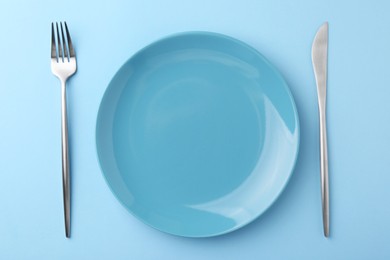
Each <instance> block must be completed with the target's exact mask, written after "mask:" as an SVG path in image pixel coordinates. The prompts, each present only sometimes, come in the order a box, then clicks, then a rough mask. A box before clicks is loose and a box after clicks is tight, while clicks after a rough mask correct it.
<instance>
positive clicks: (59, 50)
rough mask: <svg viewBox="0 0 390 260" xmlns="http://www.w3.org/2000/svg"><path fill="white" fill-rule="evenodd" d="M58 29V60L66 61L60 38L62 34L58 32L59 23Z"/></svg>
mask: <svg viewBox="0 0 390 260" xmlns="http://www.w3.org/2000/svg"><path fill="white" fill-rule="evenodd" d="M56 27H57V44H58V60H60V59H61V60H62V61H64V56H62V46H61V38H60V33H59V30H58V23H56Z"/></svg>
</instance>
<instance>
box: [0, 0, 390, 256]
mask: <svg viewBox="0 0 390 260" xmlns="http://www.w3.org/2000/svg"><path fill="white" fill-rule="evenodd" d="M389 12H390V2H388V1H385V0H381V1H371V2H369V1H349V0H348V1H337V0H328V1H310V0H299V1H282V0H277V1H255V0H253V1H250V0H242V1H229V0H228V1H222V0H215V1H204V0H200V1H199V0H198V1H194V0H190V1H179V0H166V1H152V0H144V1H135V0H131V1H124V0H123V1H119V0H112V1H95V2H93V3H92V2H88V1H84V2H81V1H76V0H68V1H66V4H65V2H61V1H57V2H54V1H48V0H47V1H27V0H24V1H7V3H3V4H2V7H1V8H0V33H1V40H0V50H1V53H0V79H1V81H0V82H1V84H0V167H1V168H0V208H1V213H0V258H1V259H369V258H370V259H389V258H390V247H389V246H388V243H389V235H388V234H389V232H390V221H389V220H390V207H389V205H388V198H389V196H390V189H389V183H390V172H389V169H390V159H389V156H390V151H389V147H390V137H389V133H390V119H389V111H390V102H389V96H390V77H389V71H390V66H389V63H388V61H389V60H390V50H389V47H390V33H389V24H390V16H389ZM60 20H66V21H67V23H68V25H69V27H70V31H71V35H72V38H73V41H74V44H75V46H76V52H77V55H78V56H77V59H78V72H77V74H76V75H75V76H74V77H73V78H72V79H71V80H70V82H69V88H68V102H69V103H68V106H69V135H70V142H71V160H72V178H73V180H72V196H73V199H72V203H73V204H72V210H73V212H72V238H71V239H66V238H65V236H64V223H63V208H62V186H61V185H62V183H61V182H62V180H61V157H60V156H61V149H60V148H61V147H60V146H61V143H60V131H61V128H60V85H59V82H58V80H57V79H56V78H55V77H54V76H53V75H52V73H51V71H50V60H49V48H50V23H51V22H52V21H60ZM324 21H329V30H330V31H329V41H330V42H329V70H328V73H329V78H328V108H327V112H328V114H327V116H328V138H329V140H328V141H329V143H328V144H329V163H330V164H329V174H330V192H331V207H330V208H331V237H330V238H328V239H325V238H324V237H323V233H322V219H321V204H320V202H321V199H320V174H319V128H318V109H317V93H316V87H315V81H314V75H313V70H312V64H311V44H312V40H313V37H314V35H315V32H316V30H317V29H318V27H319V26H320V25H321V24H322V23H323V22H324ZM194 30H195V31H199V30H201V31H213V32H218V33H223V34H226V35H229V36H232V37H235V38H237V39H239V40H241V41H244V42H246V43H248V44H249V45H251V46H253V47H254V48H256V49H257V50H258V51H260V52H261V53H262V54H263V55H264V56H265V57H267V58H268V59H269V60H270V61H271V62H272V63H273V64H274V65H275V66H276V67H277V68H278V69H279V70H280V71H281V73H282V74H283V76H284V77H285V79H286V81H287V82H288V84H289V86H290V88H291V91H292V93H293V95H294V98H295V100H296V104H297V108H298V112H299V116H300V124H301V146H300V154H299V158H298V161H297V165H296V168H295V171H294V174H293V176H292V178H291V180H290V182H289V184H288V186H287V187H286V189H285V191H284V192H283V194H282V195H281V196H280V197H279V199H278V200H277V201H276V203H275V204H274V205H273V206H272V207H271V208H270V209H269V210H268V211H267V212H266V213H265V214H264V215H262V216H261V217H260V218H258V219H257V220H255V221H254V222H253V223H251V224H249V225H248V226H246V227H244V228H242V229H240V230H237V231H235V232H232V233H230V234H227V235H223V236H219V237H214V238H206V239H204V238H203V239H190V238H182V237H176V236H172V235H168V234H164V233H162V232H159V231H157V230H154V229H152V228H150V227H148V226H146V225H144V224H142V223H141V222H140V221H139V220H137V219H135V218H134V217H133V216H132V215H130V214H129V213H128V212H127V210H126V209H125V208H123V207H122V206H121V205H120V203H119V202H118V201H117V200H116V199H115V197H114V196H113V194H112V193H111V191H110V190H109V188H108V186H107V185H106V183H105V181H104V178H103V176H102V173H101V171H100V168H99V165H98V160H97V155H96V150H95V124H96V115H97V110H98V107H99V103H100V100H101V98H102V95H103V93H104V91H105V89H106V87H107V85H108V83H109V82H110V79H111V78H112V76H113V75H114V73H115V72H116V71H117V70H118V68H119V67H120V66H121V65H122V64H123V63H124V62H125V61H126V60H127V59H128V58H129V57H131V55H132V54H134V53H135V52H136V51H138V50H139V49H141V48H142V47H143V46H145V45H147V44H149V43H151V42H153V41H155V40H157V39H159V38H161V37H164V36H167V35H170V34H173V33H177V32H183V31H194Z"/></svg>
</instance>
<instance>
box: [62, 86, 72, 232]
mask: <svg viewBox="0 0 390 260" xmlns="http://www.w3.org/2000/svg"><path fill="white" fill-rule="evenodd" d="M66 107H67V105H66V81H64V80H62V81H61V144H62V145H61V146H62V190H63V200H64V218H65V235H66V237H67V238H69V237H70V171H69V149H68V116H67V109H66Z"/></svg>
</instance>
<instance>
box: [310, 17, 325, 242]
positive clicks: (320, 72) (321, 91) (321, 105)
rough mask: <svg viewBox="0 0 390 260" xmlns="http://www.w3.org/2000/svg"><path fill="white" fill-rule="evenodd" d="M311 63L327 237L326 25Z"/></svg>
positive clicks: (313, 51)
mask: <svg viewBox="0 0 390 260" xmlns="http://www.w3.org/2000/svg"><path fill="white" fill-rule="evenodd" d="M311 56H312V62H313V69H314V75H315V78H316V84H317V94H318V110H319V114H320V155H321V198H322V221H323V226H324V235H325V237H328V236H329V182H328V147H327V137H326V84H327V72H328V23H327V22H326V23H324V24H323V25H322V26H321V27H320V28H319V29H318V31H317V34H316V36H315V38H314V41H313V46H312V53H311Z"/></svg>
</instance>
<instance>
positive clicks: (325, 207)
mask: <svg viewBox="0 0 390 260" xmlns="http://www.w3.org/2000/svg"><path fill="white" fill-rule="evenodd" d="M320 156H321V198H322V221H323V226H324V235H325V237H328V236H329V176H328V145H327V134H326V113H325V103H323V105H322V106H321V105H320Z"/></svg>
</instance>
